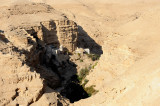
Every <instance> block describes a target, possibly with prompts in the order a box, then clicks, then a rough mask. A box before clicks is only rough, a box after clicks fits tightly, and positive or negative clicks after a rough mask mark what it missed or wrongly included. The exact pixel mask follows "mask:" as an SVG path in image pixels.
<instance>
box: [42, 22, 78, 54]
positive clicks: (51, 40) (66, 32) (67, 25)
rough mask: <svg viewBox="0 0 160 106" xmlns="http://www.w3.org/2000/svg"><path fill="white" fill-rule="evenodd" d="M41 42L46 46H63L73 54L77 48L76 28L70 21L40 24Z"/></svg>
mask: <svg viewBox="0 0 160 106" xmlns="http://www.w3.org/2000/svg"><path fill="white" fill-rule="evenodd" d="M41 25H42V32H43V36H42V40H43V41H44V42H45V43H46V44H54V45H55V46H57V47H59V46H60V45H63V46H64V47H65V48H66V49H68V51H70V52H73V51H74V50H75V49H76V47H77V36H78V27H77V25H76V23H75V22H73V21H70V20H55V21H49V22H41Z"/></svg>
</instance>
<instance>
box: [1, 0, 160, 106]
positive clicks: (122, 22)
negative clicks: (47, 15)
mask: <svg viewBox="0 0 160 106" xmlns="http://www.w3.org/2000/svg"><path fill="white" fill-rule="evenodd" d="M20 2H21V3H24V2H41V3H47V4H49V5H51V6H53V8H54V9H56V10H57V11H59V12H61V13H64V14H65V15H66V16H67V17H68V18H69V19H71V20H73V21H75V22H76V23H77V24H78V25H79V26H81V27H82V28H83V29H84V30H85V31H86V32H87V33H88V35H89V36H90V37H91V38H93V39H94V40H95V42H96V43H98V44H99V45H101V46H102V47H103V52H104V54H103V55H102V56H101V58H100V61H99V63H98V65H97V67H96V68H95V70H94V71H93V72H91V73H90V75H89V76H88V77H87V78H88V79H89V83H88V85H96V89H98V90H99V92H98V93H97V94H96V95H94V96H92V97H90V98H88V99H84V100H81V101H78V102H76V103H74V104H73V105H75V106H158V105H159V99H160V98H159V93H160V67H159V63H160V56H159V54H160V35H159V34H160V30H159V29H160V1H159V0H134V1H133V0H132V1H130V0H87V1H86V0H3V1H0V6H1V7H4V6H10V5H12V4H16V3H20Z"/></svg>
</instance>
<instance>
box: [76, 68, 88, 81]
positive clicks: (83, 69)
mask: <svg viewBox="0 0 160 106" xmlns="http://www.w3.org/2000/svg"><path fill="white" fill-rule="evenodd" d="M88 74H89V69H88V68H86V67H85V68H82V69H81V71H80V74H79V76H78V77H79V78H78V79H80V82H81V81H82V80H83V79H84V78H85V77H86V76H87V75H88Z"/></svg>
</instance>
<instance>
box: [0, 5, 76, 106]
mask: <svg viewBox="0 0 160 106" xmlns="http://www.w3.org/2000/svg"><path fill="white" fill-rule="evenodd" d="M22 7H24V8H25V9H24V10H23V9H22V10H21V8H22ZM31 8H34V9H31ZM27 10H28V11H27ZM42 13H43V14H48V16H49V17H48V18H46V19H43V18H40V17H43V15H42ZM53 13H55V17H53ZM24 15H26V16H24ZM37 16H38V18H39V19H37ZM8 17H9V18H8ZM26 17H28V18H29V17H33V18H36V19H33V20H31V21H28V18H26ZM0 19H1V21H0V23H1V24H3V26H1V28H0V29H1V30H3V31H4V32H5V33H0V72H1V75H0V86H1V87H0V95H1V96H0V105H2V106H5V105H9V106H16V105H23V106H28V105H33V106H37V105H38V106H46V105H52V106H55V105H64V106H67V105H68V104H69V101H68V99H65V98H64V97H62V96H61V95H60V94H59V93H57V92H55V91H54V90H53V89H51V88H49V87H48V86H50V87H52V88H54V87H56V86H57V85H58V84H59V83H60V79H59V77H58V76H57V75H56V74H55V73H54V72H53V70H51V69H46V68H44V67H43V66H40V61H41V60H40V54H41V53H42V52H43V50H41V49H39V48H38V45H41V46H43V45H45V44H50V43H52V44H56V42H55V41H54V40H55V39H54V37H55V36H57V38H58V39H57V40H60V41H61V40H62V39H61V38H60V37H59V36H60V35H58V33H59V32H62V31H59V26H63V25H61V24H62V23H61V24H60V23H59V22H61V21H51V19H53V20H58V19H60V20H63V21H65V20H66V22H68V23H66V24H65V25H67V26H68V28H70V27H73V31H71V37H70V38H68V39H71V40H66V41H69V42H70V45H66V43H65V42H60V41H58V42H60V45H64V46H65V45H66V48H67V49H68V50H70V51H72V50H74V49H73V48H72V42H71V41H72V40H73V42H76V38H74V39H72V35H74V34H75V33H76V24H75V23H74V22H72V21H69V20H67V19H66V18H65V17H63V16H61V14H59V13H56V12H55V11H54V9H53V8H50V6H47V5H45V4H35V3H33V4H32V3H31V4H25V5H24V4H19V5H14V6H11V7H7V8H6V9H4V10H2V11H1V13H0ZM17 19H18V21H17ZM55 22H57V24H52V23H55ZM65 25H64V26H65ZM44 27H45V28H44ZM55 27H56V29H55V30H52V29H54V28H55ZM65 28H66V26H65ZM67 30H68V31H69V29H67ZM71 30H72V28H71ZM3 31H2V32H3ZM54 31H56V33H54ZM34 32H37V36H36V37H35V36H31V34H33V33H34ZM64 32H65V31H64ZM68 33H69V32H68ZM68 33H67V34H68ZM75 36H77V35H75ZM37 38H38V40H37ZM65 39H67V38H65ZM61 43H62V44H61ZM42 103H43V104H42Z"/></svg>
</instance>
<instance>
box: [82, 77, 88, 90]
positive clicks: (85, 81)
mask: <svg viewBox="0 0 160 106" xmlns="http://www.w3.org/2000/svg"><path fill="white" fill-rule="evenodd" d="M88 81H89V80H88V79H85V80H84V83H83V84H82V87H83V88H84V87H85V85H86V84H87V83H88Z"/></svg>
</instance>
